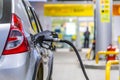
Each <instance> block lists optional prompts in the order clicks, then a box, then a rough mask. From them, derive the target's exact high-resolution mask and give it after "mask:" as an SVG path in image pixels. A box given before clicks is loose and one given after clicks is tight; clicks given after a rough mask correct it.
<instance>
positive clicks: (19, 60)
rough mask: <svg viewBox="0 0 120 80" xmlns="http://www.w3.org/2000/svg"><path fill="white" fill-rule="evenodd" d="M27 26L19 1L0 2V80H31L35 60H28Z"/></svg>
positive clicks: (1, 0) (29, 54)
mask: <svg viewBox="0 0 120 80" xmlns="http://www.w3.org/2000/svg"><path fill="white" fill-rule="evenodd" d="M27 26H30V23H29V21H28V18H27V14H26V13H25V9H24V7H23V4H22V1H21V0H0V80H32V75H33V72H34V65H35V61H36V58H35V56H33V57H32V58H30V56H31V55H33V54H31V50H30V49H31V48H30V45H29V40H28V37H29V31H26V29H25V28H29V27H27ZM33 53H34V52H33ZM30 61H31V62H32V65H33V66H29V65H31V63H30ZM28 77H29V78H28Z"/></svg>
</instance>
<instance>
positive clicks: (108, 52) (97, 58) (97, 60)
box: [95, 51, 119, 64]
mask: <svg viewBox="0 0 120 80" xmlns="http://www.w3.org/2000/svg"><path fill="white" fill-rule="evenodd" d="M110 54H114V55H118V54H119V52H117V51H99V52H98V53H97V54H96V58H95V61H96V64H98V62H99V56H100V55H110Z"/></svg>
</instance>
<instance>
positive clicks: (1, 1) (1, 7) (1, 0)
mask: <svg viewBox="0 0 120 80" xmlns="http://www.w3.org/2000/svg"><path fill="white" fill-rule="evenodd" d="M2 14H3V0H0V19H1V18H2Z"/></svg>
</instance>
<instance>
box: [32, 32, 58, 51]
mask: <svg viewBox="0 0 120 80" xmlns="http://www.w3.org/2000/svg"><path fill="white" fill-rule="evenodd" d="M57 39H58V34H57V33H55V32H52V31H48V30H46V31H42V32H40V33H38V34H36V35H34V40H35V43H36V44H37V43H39V45H40V46H41V47H43V48H47V49H53V48H55V47H54V45H53V42H54V41H55V40H57Z"/></svg>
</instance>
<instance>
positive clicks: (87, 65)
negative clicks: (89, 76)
mask: <svg viewBox="0 0 120 80" xmlns="http://www.w3.org/2000/svg"><path fill="white" fill-rule="evenodd" d="M83 64H84V66H85V68H86V69H101V70H105V69H106V63H105V61H100V62H99V64H96V63H95V61H88V60H87V61H86V60H85V61H83ZM118 69H119V65H112V66H111V70H118Z"/></svg>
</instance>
